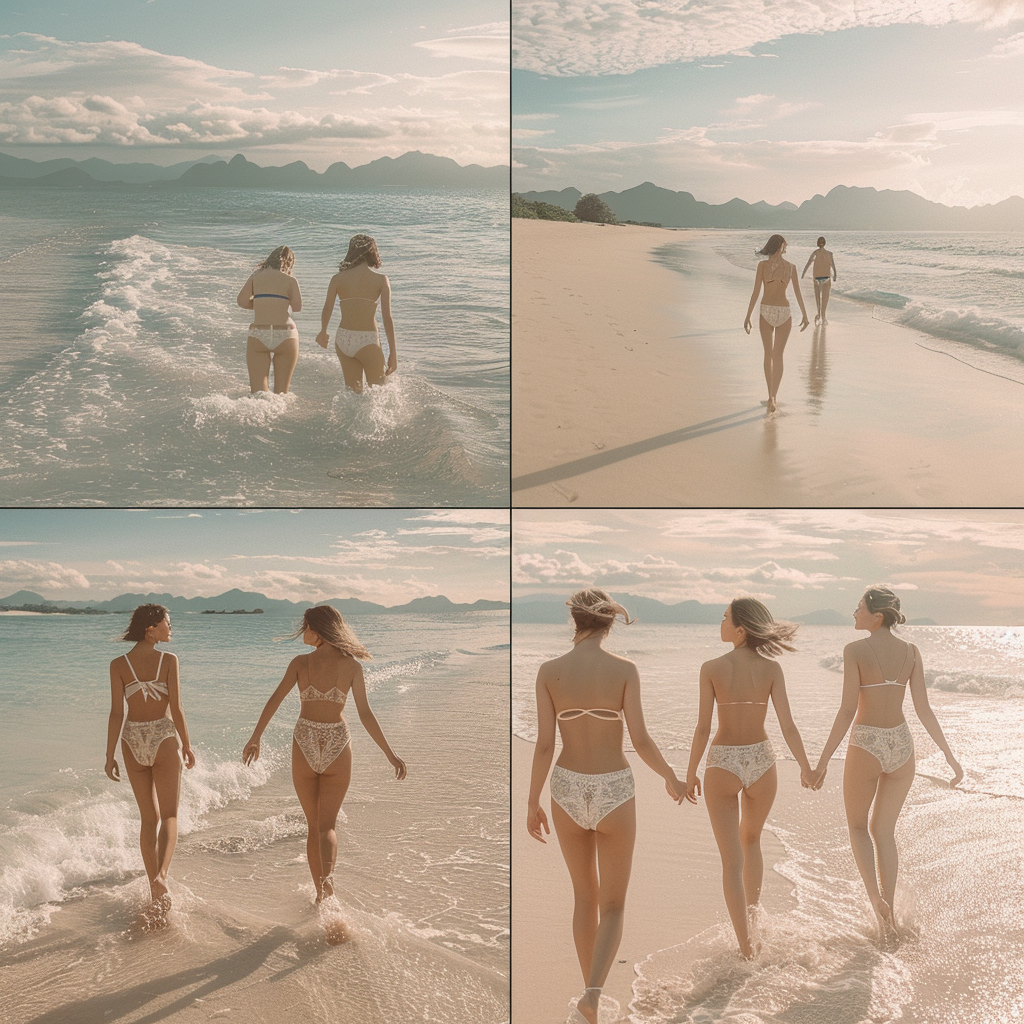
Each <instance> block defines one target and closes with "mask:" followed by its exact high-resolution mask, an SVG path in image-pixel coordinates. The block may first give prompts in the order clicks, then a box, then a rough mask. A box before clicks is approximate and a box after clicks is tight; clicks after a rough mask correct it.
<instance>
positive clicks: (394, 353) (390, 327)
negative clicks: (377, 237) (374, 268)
mask: <svg viewBox="0 0 1024 1024" xmlns="http://www.w3.org/2000/svg"><path fill="white" fill-rule="evenodd" d="M380 318H381V320H382V322H383V323H384V334H385V336H386V337H387V339H388V368H387V370H386V371H385V373H384V375H385V376H387V375H388V374H391V373H394V372H395V370H397V369H398V350H397V349H396V348H395V322H394V321H393V320H392V319H391V282H390V281H389V280H388V279H387V277H385V278H384V287H383V288H381V290H380Z"/></svg>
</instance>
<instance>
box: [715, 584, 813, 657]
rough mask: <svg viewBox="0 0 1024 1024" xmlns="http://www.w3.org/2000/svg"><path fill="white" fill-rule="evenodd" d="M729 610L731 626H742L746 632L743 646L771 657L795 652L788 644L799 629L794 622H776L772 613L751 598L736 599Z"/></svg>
mask: <svg viewBox="0 0 1024 1024" xmlns="http://www.w3.org/2000/svg"><path fill="white" fill-rule="evenodd" d="M729 608H730V610H731V612H732V622H733V625H734V626H742V627H743V629H744V630H745V631H746V634H747V639H746V642H745V646H747V647H752V648H753V649H754V650H755V651H757V653H758V654H770V655H771V656H772V657H774V656H775V655H777V654H781V653H782V652H783V651H795V650H796V648H795V647H793V646H792V645H791V644H790V643H789V641H790V640H792V639H793V637H794V636H795V635H796V631H797V630H798V629H799V628H800V627H799V626H798V625H797V624H796V623H795V622H776V621H775V619H773V618H772V613H771V612H770V611H768V609H767V608H765V606H764V605H763V604H761V602H760V601H758V600H757V599H756V598H753V597H737V598H736V599H735V600H734V601H733V602H732V604H731V605H729Z"/></svg>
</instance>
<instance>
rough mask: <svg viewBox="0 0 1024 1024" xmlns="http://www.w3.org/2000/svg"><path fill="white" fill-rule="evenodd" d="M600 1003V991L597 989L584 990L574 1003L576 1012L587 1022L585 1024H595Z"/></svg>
mask: <svg viewBox="0 0 1024 1024" xmlns="http://www.w3.org/2000/svg"><path fill="white" fill-rule="evenodd" d="M600 1003H601V990H600V989H599V988H588V989H584V990H583V995H581V996H580V998H579V1000H578V1001H577V1002H576V1011H577V1012H578V1013H579V1015H580V1016H581V1017H582V1018H583V1019H584V1020H585V1021H587V1024H597V1012H598V1006H599V1005H600Z"/></svg>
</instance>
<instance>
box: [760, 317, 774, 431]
mask: <svg viewBox="0 0 1024 1024" xmlns="http://www.w3.org/2000/svg"><path fill="white" fill-rule="evenodd" d="M757 326H758V328H759V329H760V331H761V344H762V345H763V346H764V382H765V384H766V385H767V386H768V411H769V412H772V411H773V410H772V407H773V404H774V403H773V396H772V334H773V332H774V330H775V328H774V327H772V325H771V324H770V323H768V321H767V320H765V318H764V317H763V316H758V318H757Z"/></svg>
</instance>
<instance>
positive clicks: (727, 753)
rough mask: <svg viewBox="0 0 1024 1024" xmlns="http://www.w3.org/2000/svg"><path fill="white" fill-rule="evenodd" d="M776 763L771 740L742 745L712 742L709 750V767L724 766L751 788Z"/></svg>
mask: <svg viewBox="0 0 1024 1024" xmlns="http://www.w3.org/2000/svg"><path fill="white" fill-rule="evenodd" d="M773 764H775V751H774V750H772V744H771V740H762V741H761V742H760V743H747V744H745V745H744V746H741V747H727V746H724V745H722V744H718V743H715V744H712V745H711V748H710V749H709V750H708V764H707V766H708V768H724V769H725V770H726V771H727V772H732V774H733V775H735V776H736V778H737V779H739V780H740V785H741V786H742V787H743V788H744V789H749V788H750V787H751V786H752V785H753V784H754V783H755V782H757V780H758V779H759V778H761V776H762V775H764V773H765V772H766V771H768V769H769V768H771V766H772V765H773Z"/></svg>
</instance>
